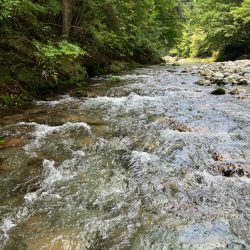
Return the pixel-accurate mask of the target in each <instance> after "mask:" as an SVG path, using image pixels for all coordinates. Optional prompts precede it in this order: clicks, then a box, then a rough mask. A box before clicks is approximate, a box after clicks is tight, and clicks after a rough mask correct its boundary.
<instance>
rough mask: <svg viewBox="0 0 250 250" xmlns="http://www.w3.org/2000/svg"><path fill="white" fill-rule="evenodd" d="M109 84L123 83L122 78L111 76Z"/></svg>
mask: <svg viewBox="0 0 250 250" xmlns="http://www.w3.org/2000/svg"><path fill="white" fill-rule="evenodd" d="M108 81H109V82H113V83H116V82H121V81H122V78H121V77H120V76H111V77H110V78H109V79H108Z"/></svg>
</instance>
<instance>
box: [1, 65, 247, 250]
mask: <svg viewBox="0 0 250 250" xmlns="http://www.w3.org/2000/svg"><path fill="white" fill-rule="evenodd" d="M182 70H183V66H181V67H178V68H176V69H174V68H171V67H170V66H164V67H161V66H153V67H148V68H141V69H136V70H133V71H130V72H127V73H123V75H122V77H123V81H122V82H120V83H109V82H108V81H107V80H106V77H99V78H95V79H93V80H92V81H91V83H90V84H89V85H88V86H87V85H86V86H85V87H84V88H85V89H84V90H85V91H86V92H88V93H89V97H81V98H76V97H72V96H70V95H65V96H57V97H54V99H51V98H50V99H48V100H46V101H38V102H35V103H34V104H33V105H31V106H28V107H22V108H20V107H19V108H14V109H5V108H2V109H1V111H0V112H1V120H0V126H1V127H0V129H1V133H2V134H4V135H7V136H8V137H10V138H12V140H13V141H14V143H13V145H12V146H13V147H2V148H1V149H0V201H1V203H0V219H1V221H0V249H6V250H12V249H18V250H22V249H28V250H37V249H43V250H48V249H49V250H58V249H62V250H85V249H86V250H87V249H100V250H105V249H141V250H144V249H173V250H175V249H250V222H249V220H250V195H249V190H250V189H249V188H250V180H249V174H250V172H249V170H250V88H249V87H244V86H242V87H240V91H241V94H240V95H239V96H231V95H225V96H219V97H217V96H213V95H210V92H211V91H212V89H213V87H203V86H198V85H195V84H194V82H195V81H197V79H198V78H199V77H198V76H197V75H195V74H191V73H185V72H183V71H182ZM228 88H230V87H228ZM13 138H14V139H13Z"/></svg>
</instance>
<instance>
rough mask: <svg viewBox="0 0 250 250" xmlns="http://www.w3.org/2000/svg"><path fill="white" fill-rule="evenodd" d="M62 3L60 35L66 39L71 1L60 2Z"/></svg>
mask: <svg viewBox="0 0 250 250" xmlns="http://www.w3.org/2000/svg"><path fill="white" fill-rule="evenodd" d="M62 3H63V17H62V26H63V28H62V34H63V37H64V38H66V39H68V38H69V32H70V28H71V0H62Z"/></svg>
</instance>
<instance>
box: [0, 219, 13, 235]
mask: <svg viewBox="0 0 250 250" xmlns="http://www.w3.org/2000/svg"><path fill="white" fill-rule="evenodd" d="M15 226H16V224H14V223H13V222H12V221H11V220H10V219H8V218H5V219H3V222H2V226H1V229H2V230H3V232H4V233H7V232H8V231H9V230H10V229H11V228H13V227H15Z"/></svg>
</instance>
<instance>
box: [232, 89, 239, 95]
mask: <svg viewBox="0 0 250 250" xmlns="http://www.w3.org/2000/svg"><path fill="white" fill-rule="evenodd" d="M229 94H230V95H239V94H240V91H239V89H237V88H236V89H234V90H232V91H230V92H229Z"/></svg>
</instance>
